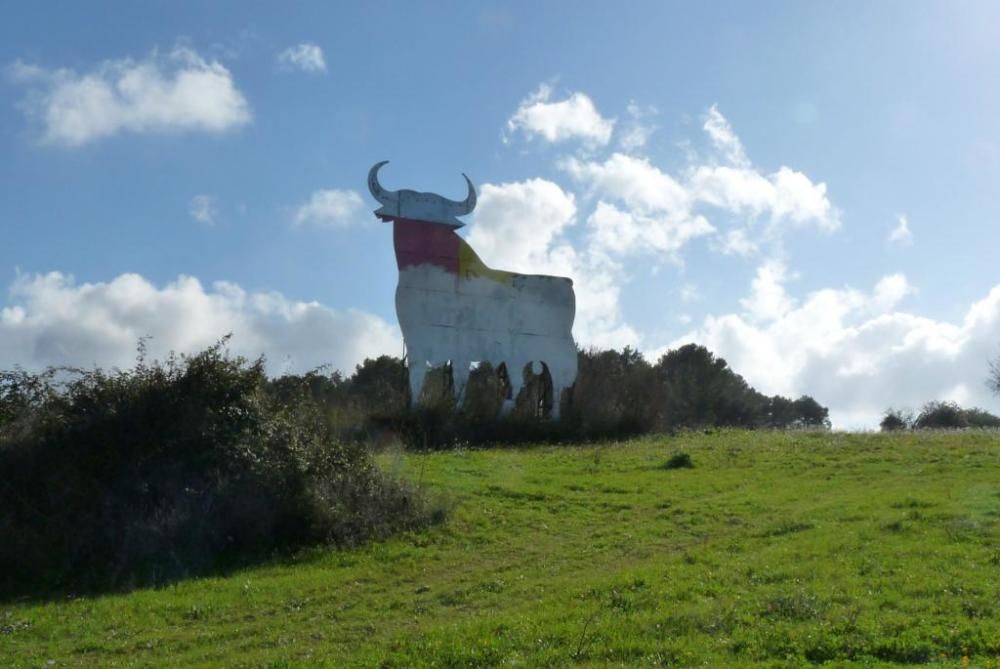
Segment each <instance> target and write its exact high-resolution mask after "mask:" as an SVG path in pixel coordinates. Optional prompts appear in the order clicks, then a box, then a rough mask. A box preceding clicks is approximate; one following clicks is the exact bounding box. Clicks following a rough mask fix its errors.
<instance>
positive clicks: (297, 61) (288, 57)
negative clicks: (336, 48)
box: [278, 42, 326, 72]
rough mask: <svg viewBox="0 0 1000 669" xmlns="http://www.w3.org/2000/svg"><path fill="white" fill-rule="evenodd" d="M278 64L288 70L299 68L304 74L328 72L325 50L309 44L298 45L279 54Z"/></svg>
mask: <svg viewBox="0 0 1000 669" xmlns="http://www.w3.org/2000/svg"><path fill="white" fill-rule="evenodd" d="M278 63H280V64H281V65H282V66H284V67H286V68H298V69H300V70H302V71H303V72H326V59H325V58H323V49H321V48H320V47H319V46H317V45H315V44H310V43H309V42H303V43H302V44H296V45H295V46H293V47H289V48H287V49H285V50H284V51H282V52H281V53H279V54H278Z"/></svg>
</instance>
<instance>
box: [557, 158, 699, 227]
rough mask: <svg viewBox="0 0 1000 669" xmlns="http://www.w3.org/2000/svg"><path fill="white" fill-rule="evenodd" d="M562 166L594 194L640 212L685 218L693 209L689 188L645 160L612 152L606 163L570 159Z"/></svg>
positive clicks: (564, 161) (563, 162)
mask: <svg viewBox="0 0 1000 669" xmlns="http://www.w3.org/2000/svg"><path fill="white" fill-rule="evenodd" d="M559 165H560V167H562V169H563V170H565V171H566V172H568V173H569V175H570V176H572V177H573V178H574V179H576V180H577V181H580V182H582V183H583V184H584V185H586V186H587V187H588V188H589V189H590V190H591V191H592V192H594V193H597V194H600V195H604V196H606V197H611V198H615V199H617V200H619V201H621V202H622V203H624V204H625V205H626V206H628V207H629V208H630V209H634V210H636V211H638V212H639V213H643V214H650V213H653V212H659V213H668V214H680V215H685V214H686V213H687V212H688V210H689V209H690V207H691V196H690V194H689V193H688V191H687V189H686V188H685V187H684V186H683V185H681V184H680V183H678V182H677V180H675V179H674V178H673V177H671V176H670V175H669V174H666V173H665V172H663V171H662V170H660V169H659V168H658V167H656V166H655V165H653V164H652V163H651V162H650V161H649V160H647V159H646V158H640V157H636V156H629V155H625V154H624V153H613V154H612V155H611V156H610V157H609V158H608V159H607V160H605V161H604V162H603V163H602V162H599V161H587V160H580V159H578V158H567V159H565V160H563V161H561V162H560V164H559Z"/></svg>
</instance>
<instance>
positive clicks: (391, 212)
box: [368, 160, 476, 229]
mask: <svg viewBox="0 0 1000 669" xmlns="http://www.w3.org/2000/svg"><path fill="white" fill-rule="evenodd" d="M388 162H389V161H388V160H383V161H382V162H380V163H375V164H374V165H373V166H372V168H371V170H369V172H368V190H369V191H371V194H372V197H374V198H375V199H376V200H378V201H379V203H380V204H381V205H382V206H381V207H379V208H378V209H376V210H375V215H376V216H378V217H379V218H381V219H382V220H389V219H392V218H410V219H413V220H417V221H428V222H431V223H443V224H444V225H450V226H451V227H453V228H456V229H457V228H461V227H462V226H464V225H465V223H462V222H461V221H460V220H458V218H456V217H457V216H465V215H466V214H468V213H470V212H471V211H472V210H473V209H475V208H476V189H475V188H473V187H472V182H471V181H469V177H466V176H465V175H464V174H463V175H462V176H463V177H465V183H466V184H467V185H468V187H469V194H468V195H467V196H466V198H465V200H463V201H462V202H456V201H455V200H449V199H448V198H445V197H441V196H440V195H437V194H435V193H418V192H417V191H414V190H395V191H389V190H386V189H384V188H382V184H380V183H379V182H378V171H379V170H380V169H381V168H382V166H383V165H385V164H386V163H388Z"/></svg>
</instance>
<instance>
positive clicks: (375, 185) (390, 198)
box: [368, 160, 399, 204]
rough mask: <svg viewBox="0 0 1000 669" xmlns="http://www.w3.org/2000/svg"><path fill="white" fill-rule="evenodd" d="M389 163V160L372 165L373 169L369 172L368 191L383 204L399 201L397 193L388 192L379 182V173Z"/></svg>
mask: <svg viewBox="0 0 1000 669" xmlns="http://www.w3.org/2000/svg"><path fill="white" fill-rule="evenodd" d="M388 162H389V161H388V160H383V161H382V162H380V163H375V164H374V165H372V168H371V169H370V170H368V190H369V191H371V194H372V197H373V198H375V199H376V200H378V201H379V202H381V203H382V204H390V203H394V202H396V200H398V199H399V196H398V194H397V193H396V192H395V191H388V190H386V189H384V188H382V184H380V183H379V182H378V171H379V170H380V169H382V166H383V165H385V164H386V163H388Z"/></svg>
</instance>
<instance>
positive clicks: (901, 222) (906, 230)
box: [889, 214, 913, 246]
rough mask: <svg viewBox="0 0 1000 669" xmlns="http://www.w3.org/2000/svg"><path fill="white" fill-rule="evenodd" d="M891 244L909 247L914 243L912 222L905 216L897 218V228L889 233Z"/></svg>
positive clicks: (901, 215) (900, 215)
mask: <svg viewBox="0 0 1000 669" xmlns="http://www.w3.org/2000/svg"><path fill="white" fill-rule="evenodd" d="M889 243H890V244H898V245H900V246H909V245H910V244H912V243H913V233H912V232H910V221H909V220H908V219H907V218H906V215H905V214H899V215H898V216H897V217H896V227H894V228H893V229H892V232H890V233H889Z"/></svg>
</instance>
